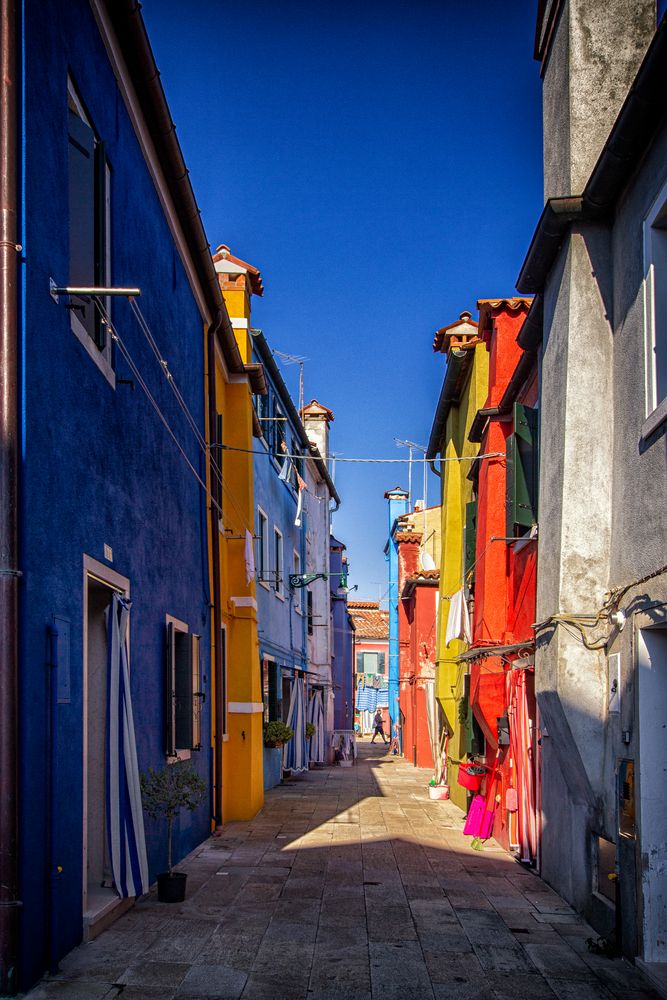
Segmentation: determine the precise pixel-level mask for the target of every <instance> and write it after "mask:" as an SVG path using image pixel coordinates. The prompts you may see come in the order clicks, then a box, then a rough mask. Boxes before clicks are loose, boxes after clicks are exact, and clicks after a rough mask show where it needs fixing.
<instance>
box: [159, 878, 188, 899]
mask: <svg viewBox="0 0 667 1000" xmlns="http://www.w3.org/2000/svg"><path fill="white" fill-rule="evenodd" d="M187 877H188V876H187V875H186V873H185V872H162V874H161V875H158V877H157V898H158V900H159V901H160V902H161V903H182V902H183V900H184V899H185V883H186V881H187Z"/></svg>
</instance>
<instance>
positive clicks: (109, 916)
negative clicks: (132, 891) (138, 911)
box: [83, 888, 134, 941]
mask: <svg viewBox="0 0 667 1000" xmlns="http://www.w3.org/2000/svg"><path fill="white" fill-rule="evenodd" d="M133 906H134V897H133V896H132V897H130V898H129V899H121V897H120V896H119V895H118V894H117V893H116V891H115V890H114V889H101V888H100V889H89V890H88V909H87V910H86V912H85V913H84V915H83V940H84V941H94V940H95V938H96V937H97V936H98V935H99V934H101V933H102V931H105V930H106V929H107V927H110V926H111V925H112V924H113V923H115V921H116V920H118V918H119V917H122V915H123V914H124V913H127V911H128V910H129V909H131V907H133Z"/></svg>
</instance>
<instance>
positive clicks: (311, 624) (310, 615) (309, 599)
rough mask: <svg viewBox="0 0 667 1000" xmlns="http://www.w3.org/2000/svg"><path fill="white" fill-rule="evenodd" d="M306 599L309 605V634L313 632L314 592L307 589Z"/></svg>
mask: <svg viewBox="0 0 667 1000" xmlns="http://www.w3.org/2000/svg"><path fill="white" fill-rule="evenodd" d="M306 601H307V607H308V635H312V634H313V594H312V591H310V590H307V591H306Z"/></svg>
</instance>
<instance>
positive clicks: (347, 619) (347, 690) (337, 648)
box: [329, 535, 354, 730]
mask: <svg viewBox="0 0 667 1000" xmlns="http://www.w3.org/2000/svg"><path fill="white" fill-rule="evenodd" d="M329 569H330V573H331V575H330V577H329V585H330V594H331V630H332V632H333V641H332V644H331V645H332V649H333V655H332V658H331V677H332V683H333V692H334V729H335V730H346V729H347V730H353V729H354V622H353V621H352V616H351V615H350V613H349V611H348V607H347V595H348V588H347V572H348V565H347V557H346V556H345V546H344V544H343V543H342V542H339V541H338V539H337V538H334V536H333V535H332V536H331V543H330V565H329Z"/></svg>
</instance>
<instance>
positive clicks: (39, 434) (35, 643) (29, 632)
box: [20, 0, 210, 987]
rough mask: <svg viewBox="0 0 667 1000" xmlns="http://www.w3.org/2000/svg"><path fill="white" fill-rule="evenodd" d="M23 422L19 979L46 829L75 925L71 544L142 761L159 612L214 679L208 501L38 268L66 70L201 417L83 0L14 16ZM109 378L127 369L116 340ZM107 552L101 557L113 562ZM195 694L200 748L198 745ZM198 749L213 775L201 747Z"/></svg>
mask: <svg viewBox="0 0 667 1000" xmlns="http://www.w3.org/2000/svg"><path fill="white" fill-rule="evenodd" d="M24 49H25V58H24V67H23V72H24V87H25V108H24V111H25V135H24V143H25V149H24V176H23V181H24V187H25V205H24V207H23V212H22V219H21V225H22V229H23V244H24V274H23V280H24V288H25V296H24V301H23V303H22V307H23V314H24V326H23V330H22V331H21V336H22V341H23V342H24V344H25V348H24V350H23V352H22V358H21V363H22V375H23V397H22V406H23V412H24V427H23V436H22V466H21V483H20V491H21V550H22V554H21V568H22V570H23V574H24V575H23V579H22V595H21V622H20V657H21V661H20V677H21V689H20V719H21V738H20V739H21V745H20V814H21V821H20V822H21V825H20V865H21V875H20V880H21V899H22V901H23V907H22V909H21V911H20V914H21V916H20V919H21V928H22V933H21V949H22V955H21V970H20V972H21V985H22V986H23V987H26V986H27V985H28V984H29V983H30V982H32V981H34V979H35V978H36V977H37V976H39V975H40V974H41V973H42V971H43V969H44V966H45V955H46V947H47V942H46V916H47V915H46V899H47V896H46V893H47V885H48V872H47V870H46V864H47V842H48V830H49V823H54V824H55V830H56V844H57V861H58V863H59V864H60V865H62V868H63V874H62V876H61V880H60V885H59V889H58V901H57V913H58V924H59V931H58V937H59V941H58V950H59V952H60V954H63V953H65V952H67V951H68V950H69V949H71V948H72V947H73V946H74V945H76V944H77V943H78V941H79V940H80V939H81V929H82V879H83V875H82V861H81V851H82V837H83V834H82V822H83V821H82V808H83V787H82V781H83V778H82V750H83V720H82V696H83V692H82V658H83V641H82V640H83V631H82V628H83V588H84V585H83V568H82V565H83V555H84V554H87V555H89V556H92V557H93V558H95V559H97V560H99V561H100V562H105V560H104V548H103V547H104V544H105V543H106V544H108V545H110V546H111V547H112V549H113V564H112V568H113V569H115V570H116V571H117V572H118V573H121V574H122V575H123V576H126V577H128V578H129V580H130V581H131V597H132V618H131V678H132V696H133V702H134V718H135V725H136V730H137V747H138V757H139V766H140V768H141V769H146V768H147V767H148V766H154V767H161V766H162V765H163V764H164V763H165V756H164V717H163V716H164V711H163V703H164V685H163V680H164V677H163V675H164V639H165V615H166V614H171V615H174V616H175V617H177V618H179V619H181V620H183V621H184V622H186V623H188V625H189V627H190V629H191V631H194V632H198V633H200V634H201V637H202V647H201V650H202V665H203V666H202V669H203V674H204V677H205V682H204V689H205V691H208V690H209V667H208V664H209V610H208V608H209V594H208V583H207V579H208V576H207V565H206V558H207V555H206V548H205V522H204V518H205V507H204V505H203V499H202V496H201V494H200V490H199V487H198V485H197V483H196V481H195V479H194V477H193V475H192V474H191V472H190V471H189V470H188V468H187V466H186V464H185V462H184V461H183V458H182V457H181V456H180V455H179V454H178V452H177V450H176V448H175V446H174V444H173V442H172V441H171V440H170V438H169V436H168V434H167V432H166V430H165V429H164V427H163V426H162V425H161V424H160V422H159V420H158V418H157V416H156V414H155V413H154V412H153V410H152V409H151V407H150V404H149V402H148V400H147V398H146V396H145V395H144V393H143V392H142V390H141V389H140V388H139V386H138V385H137V386H135V388H134V391H133V390H132V389H131V388H130V387H129V386H127V385H118V386H117V387H116V389H113V388H112V387H111V386H110V385H109V383H108V382H107V381H106V380H105V379H104V377H103V376H102V375H101V373H100V372H99V370H98V368H97V367H96V366H95V365H94V364H93V363H92V361H91V359H90V358H89V356H88V355H87V353H86V352H85V350H84V349H83V347H82V346H81V344H80V343H79V341H78V340H77V339H76V338H75V336H74V335H73V333H72V332H71V329H70V318H69V313H68V311H67V310H66V309H65V308H64V306H63V304H62V303H61V304H60V305H56V304H55V303H54V302H53V301H52V299H51V298H50V296H49V278H50V277H53V278H54V279H55V280H56V281H57V282H62V283H66V281H67V277H68V253H69V251H68V225H69V223H68V140H67V75H68V71H69V72H70V73H71V74H72V76H73V78H74V79H75V81H76V84H77V87H78V90H79V92H80V95H81V97H82V98H83V100H84V101H85V104H86V108H87V111H88V114H89V116H90V118H91V119H92V121H93V123H94V125H95V127H96V129H97V131H98V133H99V134H100V136H101V137H102V138H103V140H104V141H105V143H106V152H107V156H108V158H109V161H110V163H111V168H112V177H111V232H112V235H111V245H112V254H111V258H112V259H111V274H112V284H115V285H138V286H139V287H140V288H141V289H142V298H141V306H142V309H143V310H144V313H145V315H146V317H147V319H148V321H149V323H150V325H151V328H152V331H153V333H154V335H155V337H156V339H157V341H158V344H159V346H160V348H161V350H162V353H163V355H164V356H165V357H166V358H167V359H168V361H169V365H170V369H171V371H172V372H173V373H174V375H175V378H176V380H177V382H178V385H179V387H180V389H181V392H182V394H183V396H184V397H185V400H186V401H187V404H188V406H189V408H190V410H191V411H192V413H193V415H194V417H195V419H196V421H197V422H198V424H199V426H200V427H201V428H203V426H204V399H203V390H204V357H203V321H202V318H201V316H200V314H199V311H198V309H197V307H196V304H195V300H194V298H193V294H192V291H191V288H190V286H189V284H188V281H187V279H186V276H185V272H184V269H183V266H182V264H181V261H180V258H179V256H178V253H177V251H176V249H175V247H174V243H173V240H172V237H171V233H170V230H169V228H168V226H167V223H166V220H165V218H164V216H163V212H162V209H161V206H160V203H159V200H158V197H157V193H156V191H155V188H154V185H153V182H152V180H151V177H150V175H149V172H148V169H147V167H146V164H145V163H144V160H143V157H142V153H141V151H140V148H139V145H138V142H137V140H136V137H135V133H134V131H133V128H132V126H131V123H130V121H129V119H128V115H127V113H126V109H125V105H124V103H123V100H122V97H121V95H120V94H119V92H118V89H117V85H116V81H115V79H114V76H113V73H112V70H111V66H110V64H109V62H108V60H107V56H106V51H105V48H104V45H103V42H102V39H101V37H100V35H99V33H98V30H97V27H96V25H95V22H94V19H93V16H92V13H91V8H90V6H89V4H88V3H86V2H85V0H40V2H37V0H29V2H28V3H27V5H26V9H25V14H24ZM113 316H114V321H115V322H116V324H117V326H118V329H119V332H120V334H121V336H122V337H123V339H124V340H125V342H126V344H127V346H128V348H129V350H130V352H131V354H132V356H133V357H134V359H135V361H136V363H137V365H138V367H139V369H140V371H141V373H142V375H143V376H144V378H145V379H146V381H147V382H148V384H149V386H150V389H151V392H152V393H153V394H154V396H155V399H156V400H157V402H158V404H159V406H160V407H161V409H162V411H163V413H164V414H165V416H166V418H167V420H168V422H169V423H170V425H171V426H172V428H173V429H174V432H175V433H176V434H177V436H178V438H179V440H180V441H181V442H182V443H183V445H184V447H185V448H186V451H187V453H188V455H189V457H190V460H191V461H192V463H193V464H194V465H195V466H196V467H199V468H201V469H203V459H202V458H201V455H200V453H199V451H198V449H197V447H196V446H195V443H194V439H193V435H192V432H191V431H189V430H188V429H187V428H186V425H185V420H184V418H183V416H182V414H181V413H180V411H179V410H178V408H177V405H176V402H175V399H174V397H173V395H172V394H171V393H170V391H169V389H168V386H167V384H166V380H165V379H164V377H162V376H161V374H160V371H159V369H158V365H157V362H156V360H155V358H154V356H153V355H152V354H151V353H150V350H149V347H148V344H147V343H146V341H145V339H144V338H143V335H142V334H141V332H140V330H139V328H138V327H137V324H136V322H135V320H134V319H133V317H132V315H131V312H130V310H129V307H128V306H127V304H126V303H125V302H122V301H120V302H118V303H116V304H115V305H114V309H113ZM114 366H115V370H116V374H117V376H118V377H119V378H131V377H132V375H131V373H130V371H129V370H128V367H127V364H126V363H125V361H124V360H123V359H122V358H120V357H119V356H118V353H117V352H116V357H115V363H114ZM109 565H111V564H109ZM54 615H58V616H62V617H64V618H65V619H67V620H68V621H69V622H70V623H71V663H70V669H71V699H70V702H69V703H68V704H61V705H59V706H58V713H57V733H56V734H55V738H56V740H57V751H58V768H59V780H58V787H57V793H58V794H57V801H58V806H57V811H56V815H55V816H53V817H49V816H48V813H47V802H48V779H49V771H48V767H49V746H48V740H47V721H48V697H47V694H48V689H47V669H46V666H45V662H46V629H47V626H48V625H49V623H50V622H51V621H52V617H53V616H54ZM209 705H210V699H209V698H207V699H206V702H205V710H204V720H203V726H204V731H203V744H204V746H205V747H208V745H209V743H210V724H209V715H208V707H209ZM193 761H194V763H195V766H196V767H197V769H198V770H199V771H200V773H201V774H202V775H203V776H204V777H205V778H206V780H207V781H208V780H209V779H210V774H209V754H208V751H207V750H204V751H202V752H200V753H193ZM208 814H209V809H208V804H204V805H203V806H202V807H201V808H200V809H199V810H198V811H197V812H196V813H194V815H190V814H189V813H188V814H187V816H186V817H184V819H183V821H182V823H181V825H180V827H179V825H178V824H177V828H176V831H175V845H174V846H175V851H176V857H179V858H180V857H182V856H183V855H184V854H185V853H187V852H188V851H190V850H191V849H192V848H193V847H194V846H195V845H196V844H197V843H198V842H200V841H201V840H202V839H203V838H205V836H206V835H207V833H208V829H209V815H208ZM163 829H164V827H163V826H160V827H158V826H157V825H156V824H155V823H151V821H147V827H146V830H147V841H148V843H147V846H148V855H149V865H150V873H151V878H154V877H155V875H156V873H157V872H158V871H159V870H162V868H163V867H164V864H165V857H166V851H165V847H164V844H163Z"/></svg>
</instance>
